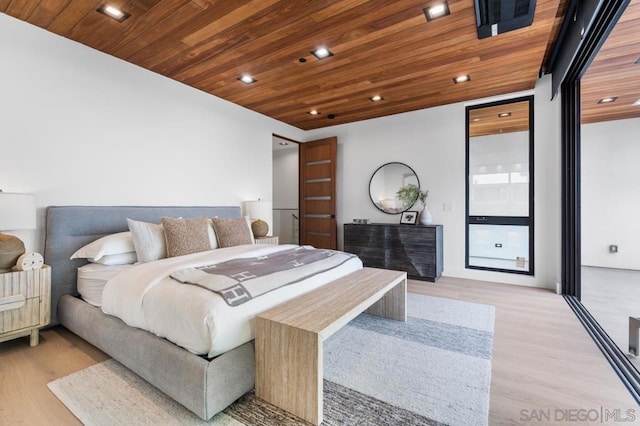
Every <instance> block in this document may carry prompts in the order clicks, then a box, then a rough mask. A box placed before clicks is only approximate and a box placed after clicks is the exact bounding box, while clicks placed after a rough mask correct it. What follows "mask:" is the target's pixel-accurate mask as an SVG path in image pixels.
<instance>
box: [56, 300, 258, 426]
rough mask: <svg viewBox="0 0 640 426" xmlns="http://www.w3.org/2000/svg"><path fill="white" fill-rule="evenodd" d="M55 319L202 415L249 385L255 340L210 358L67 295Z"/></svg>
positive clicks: (213, 411) (220, 406) (216, 409)
mask: <svg viewBox="0 0 640 426" xmlns="http://www.w3.org/2000/svg"><path fill="white" fill-rule="evenodd" d="M58 319H59V321H60V323H61V324H62V325H64V326H65V327H66V328H68V329H69V330H71V331H72V332H73V333H75V334H77V335H78V336H80V337H82V338H83V339H84V340H86V341H87V342H89V343H91V344H92V345H94V346H96V347H97V348H99V349H101V350H102V351H104V352H106V353H107V354H109V355H111V356H112V357H113V358H114V359H115V360H116V361H118V362H119V363H121V364H122V365H124V366H125V367H127V368H128V369H130V370H132V371H134V372H135V373H136V374H138V375H139V376H140V377H142V378H143V379H145V380H146V381H147V382H149V383H151V384H152V385H154V386H155V387H157V388H158V389H160V390H161V391H162V392H164V393H165V394H167V395H168V396H169V397H171V398H173V399H174V400H176V401H177V402H179V403H180V404H182V405H184V406H185V407H186V408H188V409H189V410H191V411H193V412H194V413H195V414H197V415H198V416H199V417H201V418H202V419H204V420H208V419H210V418H211V417H213V416H214V415H215V414H216V413H218V412H220V411H222V410H223V409H225V408H226V407H227V406H228V405H229V404H231V403H232V402H233V401H235V400H236V399H238V398H240V397H241V396H242V395H244V394H245V393H246V392H248V391H249V390H251V389H252V388H253V385H254V378H255V358H254V347H253V341H251V342H248V343H245V344H244V345H242V346H239V347H237V348H235V349H233V350H231V351H229V352H226V353H224V354H222V355H220V356H218V357H216V358H213V359H211V360H208V359H206V358H203V357H200V356H197V355H194V354H192V353H190V352H187V351H185V350H184V349H182V348H180V347H178V346H176V345H174V344H173V343H171V342H169V341H167V340H165V339H162V338H160V337H157V336H154V335H153V334H151V333H148V332H147V331H144V330H141V329H138V328H132V327H129V326H127V325H126V324H125V323H124V322H122V321H121V320H120V319H118V318H116V317H113V316H110V315H105V314H104V313H102V311H101V310H100V309H99V308H96V307H95V306H92V305H90V304H88V303H86V302H84V301H83V300H81V299H78V298H76V297H73V296H70V295H65V296H62V297H61V298H60V302H59V304H58ZM132 342H135V344H132Z"/></svg>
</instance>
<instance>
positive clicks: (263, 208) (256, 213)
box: [244, 200, 273, 234]
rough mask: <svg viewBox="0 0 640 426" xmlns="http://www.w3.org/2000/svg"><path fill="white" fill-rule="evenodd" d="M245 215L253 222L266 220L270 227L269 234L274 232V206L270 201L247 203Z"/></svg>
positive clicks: (245, 204)
mask: <svg viewBox="0 0 640 426" xmlns="http://www.w3.org/2000/svg"><path fill="white" fill-rule="evenodd" d="M244 214H245V215H247V216H249V217H250V218H251V220H258V219H260V220H264V221H265V222H267V224H268V225H269V234H271V232H272V231H273V204H271V203H270V202H269V201H261V200H256V201H245V202H244Z"/></svg>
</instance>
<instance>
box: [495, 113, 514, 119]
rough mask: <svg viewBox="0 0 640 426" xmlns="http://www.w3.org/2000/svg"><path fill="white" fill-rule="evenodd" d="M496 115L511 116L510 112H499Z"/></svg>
mask: <svg viewBox="0 0 640 426" xmlns="http://www.w3.org/2000/svg"><path fill="white" fill-rule="evenodd" d="M498 117H500V118H506V117H511V113H510V112H501V113H500V114H498Z"/></svg>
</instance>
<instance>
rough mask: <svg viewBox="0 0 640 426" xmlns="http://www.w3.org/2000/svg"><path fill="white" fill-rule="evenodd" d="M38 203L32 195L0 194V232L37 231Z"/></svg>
mask: <svg viewBox="0 0 640 426" xmlns="http://www.w3.org/2000/svg"><path fill="white" fill-rule="evenodd" d="M35 227H36V202H35V197H34V196H33V195H31V194H15V193H10V192H0V231H16V230H19V229H35Z"/></svg>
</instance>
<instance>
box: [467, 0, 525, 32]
mask: <svg viewBox="0 0 640 426" xmlns="http://www.w3.org/2000/svg"><path fill="white" fill-rule="evenodd" d="M474 3H475V6H476V25H477V27H478V38H486V37H494V36H497V35H498V34H502V33H506V32H508V31H513V30H517V29H518V28H524V27H528V26H529V25H531V24H532V23H533V16H534V14H535V10H536V0H515V1H514V0H474Z"/></svg>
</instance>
